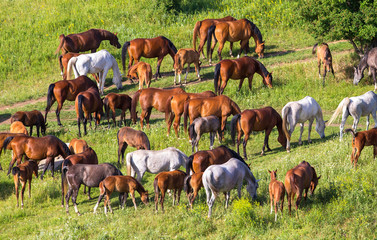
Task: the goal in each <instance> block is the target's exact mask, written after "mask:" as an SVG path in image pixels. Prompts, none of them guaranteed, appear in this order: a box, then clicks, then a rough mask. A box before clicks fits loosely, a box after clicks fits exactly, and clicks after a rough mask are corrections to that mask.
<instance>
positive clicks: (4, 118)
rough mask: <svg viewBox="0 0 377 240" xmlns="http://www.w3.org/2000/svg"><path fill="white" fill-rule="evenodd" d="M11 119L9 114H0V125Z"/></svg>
mask: <svg viewBox="0 0 377 240" xmlns="http://www.w3.org/2000/svg"><path fill="white" fill-rule="evenodd" d="M10 117H11V114H10V113H3V114H0V123H2V122H5V121H7V120H8V119H9V118H10Z"/></svg>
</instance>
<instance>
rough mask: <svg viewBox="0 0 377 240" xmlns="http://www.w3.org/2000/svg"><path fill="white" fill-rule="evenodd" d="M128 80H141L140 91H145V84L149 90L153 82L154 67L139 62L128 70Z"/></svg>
mask: <svg viewBox="0 0 377 240" xmlns="http://www.w3.org/2000/svg"><path fill="white" fill-rule="evenodd" d="M127 78H129V79H131V80H132V81H134V79H139V89H143V84H144V82H145V85H146V86H147V88H149V87H150V86H151V81H152V67H151V65H150V64H149V63H145V62H138V63H136V64H135V65H133V66H132V67H131V68H130V69H128V74H127Z"/></svg>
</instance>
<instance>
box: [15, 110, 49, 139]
mask: <svg viewBox="0 0 377 240" xmlns="http://www.w3.org/2000/svg"><path fill="white" fill-rule="evenodd" d="M15 121H20V122H22V123H23V124H24V125H25V126H27V127H30V136H31V135H32V134H33V126H36V127H37V136H38V137H39V128H40V129H41V133H42V134H43V135H45V134H46V127H47V124H46V123H45V120H44V118H43V115H42V113H41V112H40V111H38V110H33V111H30V112H24V111H19V112H16V113H15V114H13V115H12V117H11V118H10V122H11V123H13V122H15Z"/></svg>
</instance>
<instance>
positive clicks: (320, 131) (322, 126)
mask: <svg viewBox="0 0 377 240" xmlns="http://www.w3.org/2000/svg"><path fill="white" fill-rule="evenodd" d="M325 128H326V122H325V121H323V119H317V124H316V125H315V130H316V131H317V133H318V134H319V136H320V137H321V138H324V137H325Z"/></svg>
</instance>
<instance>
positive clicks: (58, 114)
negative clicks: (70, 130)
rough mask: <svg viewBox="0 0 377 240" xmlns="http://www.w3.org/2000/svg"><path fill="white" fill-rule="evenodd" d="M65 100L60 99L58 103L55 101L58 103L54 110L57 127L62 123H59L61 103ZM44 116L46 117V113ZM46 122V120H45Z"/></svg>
mask: <svg viewBox="0 0 377 240" xmlns="http://www.w3.org/2000/svg"><path fill="white" fill-rule="evenodd" d="M64 100H65V99H62V100H60V101H57V102H58V107H57V108H56V111H55V114H56V119H57V121H58V125H59V126H62V123H61V122H60V111H61V110H62V108H63V101H64ZM54 102H55V100H54V101H53V103H54ZM46 116H47V113H46ZM45 120H46V121H47V119H45Z"/></svg>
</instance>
